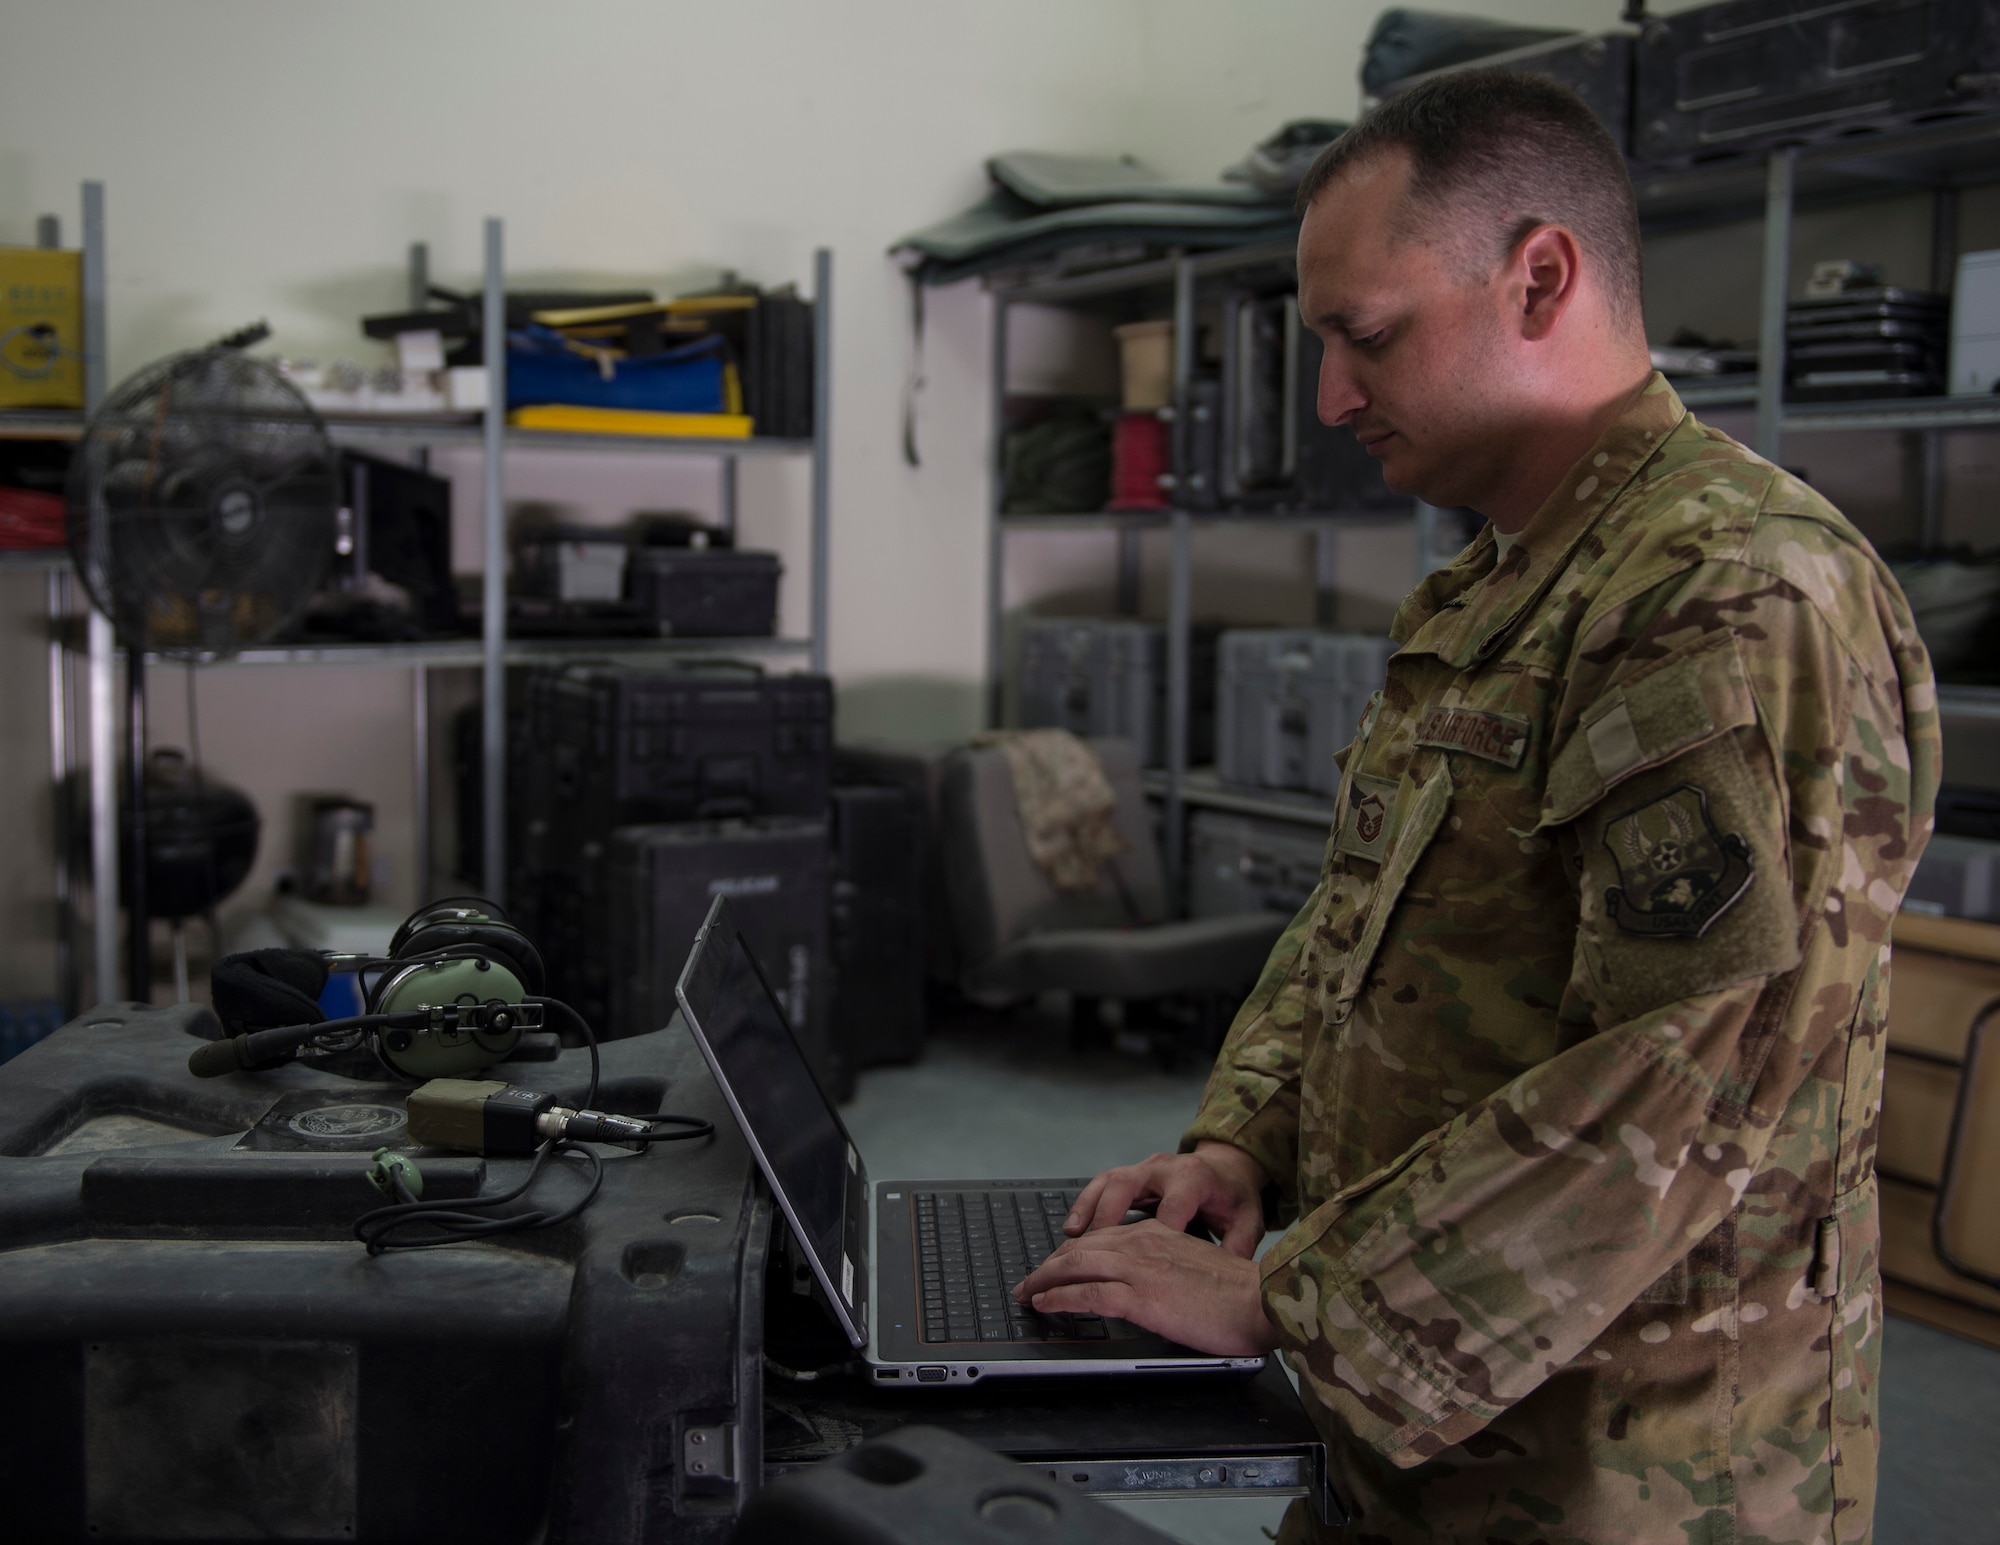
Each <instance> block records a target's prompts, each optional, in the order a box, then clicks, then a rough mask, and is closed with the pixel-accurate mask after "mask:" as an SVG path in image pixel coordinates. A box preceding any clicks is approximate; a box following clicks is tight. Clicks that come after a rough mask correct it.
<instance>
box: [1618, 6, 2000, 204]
mask: <svg viewBox="0 0 2000 1545" xmlns="http://www.w3.org/2000/svg"><path fill="white" fill-rule="evenodd" d="M1996 65H2000V5H1996V4H1995V3H1994V0H1846V3H1839V0H1834V3H1828V0H1728V3H1727V4H1723V5H1705V6H1702V7H1700V8H1699V9H1697V10H1692V11H1681V12H1678V13H1677V14H1675V15H1672V16H1661V17H1656V18H1654V19H1652V20H1650V21H1648V22H1647V23H1646V28H1645V31H1644V32H1643V33H1642V34H1641V35H1640V41H1639V49H1638V65H1637V70H1636V78H1635V93H1634V105H1633V118H1632V122H1633V128H1632V156H1633V158H1634V159H1635V160H1637V161H1639V162H1641V163H1646V164H1666V165H1679V164H1684V163H1686V162H1689V161H1698V160H1703V159H1709V158H1713V157H1718V156H1726V155H1732V154H1742V153H1745V152H1750V151H1761V150H1766V149H1769V148H1770V147H1772V146H1774V145H1784V144H1799V143H1805V142H1811V141H1813V140H1819V139H1827V138H1831V137H1833V136H1836V135H1843V134H1851V133H1853V132H1854V131H1855V130H1857V129H1887V128H1896V127H1898V126H1901V125H1904V124H1907V123H1910V122H1912V121H1916V120H1920V119H1924V118H1928V117H1934V116H1942V115H1950V114H1953V113H1964V112H1990V111H1991V110H1992V107H1993V100H1994V99H1993V97H1992V96H1991V95H1990V94H1988V93H1986V92H1985V91H1983V90H1982V88H1981V85H1980V84H1979V82H1978V81H1977V80H1976V77H1980V76H1990V75H1991V74H1992V72H1993V71H1994V69H1995V68H1996Z"/></svg>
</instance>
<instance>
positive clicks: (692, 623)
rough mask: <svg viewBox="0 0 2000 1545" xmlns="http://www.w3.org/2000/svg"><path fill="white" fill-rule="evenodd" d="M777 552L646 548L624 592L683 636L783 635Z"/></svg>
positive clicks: (632, 564) (628, 569) (638, 553)
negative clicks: (779, 633) (780, 617)
mask: <svg viewBox="0 0 2000 1545" xmlns="http://www.w3.org/2000/svg"><path fill="white" fill-rule="evenodd" d="M783 572H784V566H783V565H782V564H780V563H779V561H778V555H777V554H776V553H761V552H739V551H738V550H737V549H735V548H731V547H707V548H701V547H641V548H636V549H634V551H633V552H632V555H631V557H630V558H629V559H628V560H627V562H626V565H625V593H626V596H627V597H628V598H629V599H630V600H632V601H634V602H636V603H637V604H638V605H639V606H640V608H641V609H643V610H644V611H646V612H647V613H649V614H650V615H651V616H653V617H654V618H656V619H657V620H658V622H659V624H660V631H661V632H662V633H665V634H669V635H672V636H674V637H678V638H769V637H771V636H772V635H773V634H774V633H776V632H777V631H778V579H779V576H780V575H781V574H782V573H783Z"/></svg>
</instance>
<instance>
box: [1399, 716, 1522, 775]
mask: <svg viewBox="0 0 2000 1545" xmlns="http://www.w3.org/2000/svg"><path fill="white" fill-rule="evenodd" d="M1417 744H1418V745H1420V746H1436V747H1438V748H1439V749H1440V750H1444V751H1463V752H1465V753H1466V754H1468V755H1470V756H1477V757H1483V758H1484V759H1485V760H1487V761H1489V762H1498V763H1499V764H1500V765H1501V766H1502V767H1519V766H1520V765H1521V758H1522V757H1523V756H1525V755H1526V754H1527V750H1528V721H1527V720H1526V719H1517V718H1515V717H1514V716H1513V715H1512V714H1499V713H1493V712H1490V711H1489V710H1487V709H1484V708H1446V707H1443V706H1441V705H1440V706H1438V707H1435V708H1430V709H1426V710H1425V712H1424V716H1423V718H1422V719H1420V720H1418V721H1417Z"/></svg>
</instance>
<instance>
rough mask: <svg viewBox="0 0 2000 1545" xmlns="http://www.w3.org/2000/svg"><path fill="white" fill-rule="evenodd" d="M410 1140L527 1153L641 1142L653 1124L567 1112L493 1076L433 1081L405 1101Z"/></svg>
mask: <svg viewBox="0 0 2000 1545" xmlns="http://www.w3.org/2000/svg"><path fill="white" fill-rule="evenodd" d="M409 1117H410V1139H411V1141H413V1142H418V1143H423V1144H426V1145H428V1146H432V1147H437V1148H456V1149H459V1150H460V1151H462V1152H465V1153H490V1154H508V1153H533V1152H534V1151H535V1150H536V1149H537V1148H539V1147H541V1145H542V1144H543V1143H546V1142H550V1141H557V1142H560V1141H565V1140H566V1141H569V1142H582V1143H643V1142H645V1141H647V1140H648V1139H649V1138H650V1137H651V1136H652V1135H653V1124H652V1123H651V1122H650V1121H648V1120H646V1119H645V1118H643V1117H639V1116H614V1115H611V1114H610V1113H609V1112H606V1111H601V1110H571V1109H570V1108H569V1107H568V1106H566V1105H558V1104H556V1096H555V1095H553V1094H548V1093H543V1092H541V1091H538V1090H534V1089H523V1088H521V1087H520V1086H519V1085H518V1084H508V1083H502V1082H501V1081H500V1080H499V1079H497V1078H479V1079H474V1078H434V1079H432V1080H431V1081H430V1082H429V1083H427V1084H424V1085H422V1086H421V1087H419V1088H417V1089H414V1090H412V1091H411V1093H410V1100H409Z"/></svg>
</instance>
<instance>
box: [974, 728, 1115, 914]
mask: <svg viewBox="0 0 2000 1545" xmlns="http://www.w3.org/2000/svg"><path fill="white" fill-rule="evenodd" d="M973 744H974V745H976V746H998V747H999V748H1000V750H1001V751H1002V752H1003V753H1004V754H1005V756H1006V758H1007V771H1008V772H1009V773H1010V774H1011V775H1012V777H1013V779H1014V800H1015V803H1016V804H1017V805H1018V806H1019V807H1020V811H1021V830H1022V831H1023V833H1025V834H1026V836H1027V839H1028V855H1029V857H1031V858H1033V859H1034V861H1035V863H1036V865H1037V866H1038V867H1040V869H1041V871H1042V873H1044V874H1046V875H1047V876H1048V877H1049V883H1050V884H1051V885H1053V886H1054V887H1055V888H1056V889H1057V890H1058V891H1061V892H1063V893H1064V894H1065V895H1078V894H1081V893H1084V892H1087V891H1094V890H1096V889H1097V885H1098V876H1099V874H1100V872H1101V871H1102V870H1103V868H1104V863H1105V860H1107V859H1111V858H1116V857H1117V856H1118V855H1119V854H1120V853H1123V852H1124V851H1125V839H1124V838H1122V837H1120V836H1119V835H1118V831H1117V827H1116V826H1115V825H1114V820H1115V817H1116V815H1117V811H1118V797H1117V795H1116V794H1114V793H1113V792H1112V790H1111V783H1110V780H1109V779H1107V778H1106V777H1105V776H1104V768H1103V766H1102V765H1101V764H1100V763H1099V762H1098V760H1097V753H1096V752H1095V751H1093V750H1091V749H1090V747H1089V746H1087V745H1085V744H1084V743H1083V742H1082V741H1081V740H1078V739H1077V738H1076V736H1074V735H1072V734H1070V732H1069V731H1068V730H1007V731H1002V732H998V733H994V734H989V735H978V736H975V737H973Z"/></svg>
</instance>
